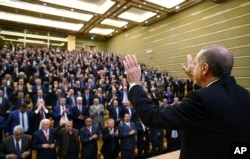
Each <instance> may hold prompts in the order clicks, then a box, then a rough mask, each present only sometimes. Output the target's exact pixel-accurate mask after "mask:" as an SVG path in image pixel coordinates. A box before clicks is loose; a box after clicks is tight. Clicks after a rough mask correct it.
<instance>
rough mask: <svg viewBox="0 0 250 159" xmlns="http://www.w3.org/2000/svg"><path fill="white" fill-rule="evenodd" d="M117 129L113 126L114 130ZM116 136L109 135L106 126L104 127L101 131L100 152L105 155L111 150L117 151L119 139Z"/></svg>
mask: <svg viewBox="0 0 250 159" xmlns="http://www.w3.org/2000/svg"><path fill="white" fill-rule="evenodd" d="M116 131H117V128H114V132H116ZM118 139H119V138H118V136H115V135H113V136H112V135H110V131H109V128H108V127H105V128H104V129H103V132H102V141H103V144H102V148H101V152H102V153H103V154H104V156H106V155H105V154H110V153H112V151H116V152H119V150H120V146H119V140H118Z"/></svg>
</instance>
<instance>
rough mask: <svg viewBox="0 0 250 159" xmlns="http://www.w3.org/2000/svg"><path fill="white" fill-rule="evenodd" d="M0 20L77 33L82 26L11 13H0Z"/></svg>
mask: <svg viewBox="0 0 250 159" xmlns="http://www.w3.org/2000/svg"><path fill="white" fill-rule="evenodd" d="M0 19H2V20H6V21H14V22H20V23H26V24H34V25H40V26H46V27H54V28H60V29H65V30H70V31H79V30H80V29H81V28H82V27H83V24H81V23H80V24H76V23H69V22H61V21H55V20H48V19H44V18H36V17H31V16H26V15H20V14H13V13H6V12H1V11H0Z"/></svg>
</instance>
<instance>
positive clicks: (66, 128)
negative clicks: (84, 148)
mask: <svg viewBox="0 0 250 159" xmlns="http://www.w3.org/2000/svg"><path fill="white" fill-rule="evenodd" d="M55 134H56V135H58V136H59V137H61V143H60V146H59V149H58V152H57V155H58V157H59V158H60V159H79V158H80V156H81V153H80V143H79V139H78V135H79V131H78V130H77V129H74V128H73V122H72V121H65V122H61V123H60V126H58V127H57V128H56V130H55Z"/></svg>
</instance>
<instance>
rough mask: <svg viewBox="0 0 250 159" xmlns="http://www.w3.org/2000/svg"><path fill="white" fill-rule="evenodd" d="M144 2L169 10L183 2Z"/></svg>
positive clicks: (168, 0)
mask: <svg viewBox="0 0 250 159" xmlns="http://www.w3.org/2000/svg"><path fill="white" fill-rule="evenodd" d="M146 1H148V2H150V3H154V4H156V5H160V6H162V7H165V8H168V9H170V8H173V7H175V6H177V5H179V4H181V3H183V2H184V1H185V0H167V1H166V0H146Z"/></svg>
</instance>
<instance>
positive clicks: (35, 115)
mask: <svg viewBox="0 0 250 159" xmlns="http://www.w3.org/2000/svg"><path fill="white" fill-rule="evenodd" d="M49 117H52V114H51V113H50V112H49V110H48V109H47V108H46V106H45V103H44V101H43V100H40V101H39V102H38V105H37V107H34V108H33V110H32V111H31V113H30V119H31V120H30V132H31V134H33V133H34V132H35V131H37V130H38V129H40V128H39V127H40V123H41V121H42V120H43V119H49Z"/></svg>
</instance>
